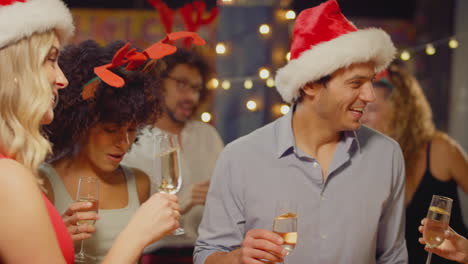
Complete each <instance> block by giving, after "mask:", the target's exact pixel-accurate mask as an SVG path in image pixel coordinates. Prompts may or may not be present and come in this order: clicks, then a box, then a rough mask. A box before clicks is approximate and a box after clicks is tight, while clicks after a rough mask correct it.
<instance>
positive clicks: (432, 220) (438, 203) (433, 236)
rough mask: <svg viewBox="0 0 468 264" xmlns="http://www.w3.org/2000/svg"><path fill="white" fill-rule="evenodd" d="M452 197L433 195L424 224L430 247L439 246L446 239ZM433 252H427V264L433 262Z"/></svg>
mask: <svg viewBox="0 0 468 264" xmlns="http://www.w3.org/2000/svg"><path fill="white" fill-rule="evenodd" d="M451 210H452V199H450V198H448V197H444V196H439V195H433V196H432V201H431V205H430V206H429V210H428V212H427V223H426V224H425V225H424V230H423V238H424V241H425V242H426V245H427V246H428V247H430V248H435V247H438V246H439V245H440V244H442V242H444V240H445V231H447V229H448V226H449V222H450V211H451ZM431 258H432V252H429V253H428V254H427V260H426V264H430V263H431Z"/></svg>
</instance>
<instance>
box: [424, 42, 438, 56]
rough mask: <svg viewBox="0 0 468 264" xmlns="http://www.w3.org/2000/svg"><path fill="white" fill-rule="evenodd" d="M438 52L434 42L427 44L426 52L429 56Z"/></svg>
mask: <svg viewBox="0 0 468 264" xmlns="http://www.w3.org/2000/svg"><path fill="white" fill-rule="evenodd" d="M435 53H436V49H435V48H434V45H432V44H427V45H426V54H427V55H429V56H432V55H434V54H435Z"/></svg>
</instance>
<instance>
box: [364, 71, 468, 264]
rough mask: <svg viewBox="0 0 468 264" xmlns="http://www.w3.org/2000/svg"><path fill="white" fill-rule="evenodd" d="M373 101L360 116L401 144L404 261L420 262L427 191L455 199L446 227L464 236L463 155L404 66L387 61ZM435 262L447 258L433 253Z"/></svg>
mask: <svg viewBox="0 0 468 264" xmlns="http://www.w3.org/2000/svg"><path fill="white" fill-rule="evenodd" d="M374 87H375V94H376V97H377V98H376V101H375V102H374V103H373V104H371V105H369V107H368V111H367V113H366V115H365V116H364V118H363V121H364V122H365V123H367V124H368V125H370V126H371V127H373V128H375V129H378V130H380V131H381V132H383V133H385V134H387V135H389V136H391V137H393V138H394V139H395V140H396V141H398V143H400V146H401V149H402V150H403V156H404V158H405V167H406V189H405V202H406V243H407V246H408V255H409V263H424V262H425V260H426V252H424V250H423V247H422V246H421V245H419V243H418V239H419V237H420V235H419V233H418V227H419V225H420V220H421V219H422V218H424V217H425V216H426V213H427V206H429V204H430V201H431V198H432V195H433V194H438V195H444V196H448V197H451V198H452V199H454V203H453V208H452V216H451V226H452V227H453V228H454V229H455V230H457V232H459V233H460V234H461V235H463V236H465V237H466V236H467V235H468V234H467V229H466V227H465V226H464V224H463V221H462V215H461V209H460V202H459V199H458V196H457V186H460V187H461V189H462V190H463V191H464V192H466V193H468V174H467V173H466V172H467V171H468V156H467V155H466V153H465V152H464V151H463V149H462V148H461V147H460V145H459V144H458V143H457V142H455V140H453V139H452V138H450V137H449V136H448V135H447V134H445V133H443V132H441V131H438V130H437V129H436V128H435V125H434V123H433V121H432V111H431V108H430V106H429V103H428V101H427V99H426V97H425V96H424V93H423V90H422V89H421V87H420V85H419V83H418V81H417V80H416V78H415V77H414V76H412V75H411V74H410V73H409V72H408V71H407V70H406V69H404V68H403V67H401V66H399V65H397V64H395V63H394V64H392V65H391V66H390V67H389V68H388V71H387V72H386V73H385V74H383V76H382V77H381V78H380V79H379V80H378V81H377V82H376V83H375V84H374ZM435 259H436V258H434V262H435V263H451V262H444V261H446V260H443V259H440V258H438V259H437V261H436V260H435Z"/></svg>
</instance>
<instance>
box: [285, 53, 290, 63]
mask: <svg viewBox="0 0 468 264" xmlns="http://www.w3.org/2000/svg"><path fill="white" fill-rule="evenodd" d="M286 60H287V61H289V60H291V52H288V53H286Z"/></svg>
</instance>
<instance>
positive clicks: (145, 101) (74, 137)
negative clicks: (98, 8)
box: [45, 40, 162, 159]
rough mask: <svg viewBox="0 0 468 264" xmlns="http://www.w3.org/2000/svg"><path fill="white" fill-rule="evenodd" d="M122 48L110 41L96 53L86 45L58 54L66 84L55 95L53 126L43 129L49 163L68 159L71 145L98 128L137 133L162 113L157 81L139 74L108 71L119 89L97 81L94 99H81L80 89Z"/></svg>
mask: <svg viewBox="0 0 468 264" xmlns="http://www.w3.org/2000/svg"><path fill="white" fill-rule="evenodd" d="M124 44H125V43H124V42H122V41H116V42H112V43H110V44H108V45H107V46H105V47H101V46H99V44H97V43H96V42H95V41H92V40H88V41H84V42H82V43H80V44H78V45H69V46H67V47H65V49H64V50H63V52H62V53H61V54H60V57H59V65H60V67H61V68H62V70H63V72H64V74H65V76H66V77H67V78H68V80H69V82H70V84H69V86H68V87H67V88H65V89H63V90H61V91H60V92H59V103H58V105H57V107H56V109H55V111H54V112H55V118H54V121H53V122H52V123H51V124H50V125H48V126H46V127H45V132H46V134H47V136H48V138H49V140H50V141H51V142H52V144H53V153H54V154H53V155H54V156H53V157H51V158H52V159H55V158H57V157H63V156H65V155H67V154H68V153H70V151H71V150H72V149H73V147H74V145H75V144H76V143H77V142H80V140H82V139H84V138H85V137H86V135H87V134H88V133H89V129H90V128H91V127H93V126H95V125H96V124H98V123H113V124H117V125H119V126H121V125H125V124H127V123H136V124H137V126H138V128H141V127H143V126H145V125H150V124H153V123H154V122H155V121H156V118H157V117H158V116H159V114H160V113H161V112H162V108H161V104H162V101H161V98H162V96H161V93H162V90H161V89H160V85H159V84H160V81H159V79H158V78H157V76H155V75H153V74H147V73H143V72H142V71H141V70H140V69H138V70H135V71H126V70H124V69H123V68H117V69H113V72H114V73H116V74H117V75H119V76H120V77H122V78H123V79H124V80H125V85H124V86H123V87H121V88H114V87H112V86H109V85H108V84H106V83H105V82H103V81H100V83H99V86H98V88H97V90H96V92H95V95H94V97H93V98H90V99H87V100H83V99H82V97H81V93H82V91H83V86H84V85H85V84H86V83H87V82H89V81H90V80H92V79H93V78H95V77H96V75H95V74H94V67H96V66H101V65H104V64H107V63H109V62H110V61H111V60H112V57H113V56H114V53H115V52H116V51H117V50H118V49H119V48H121V47H122V46H123V45H124Z"/></svg>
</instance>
